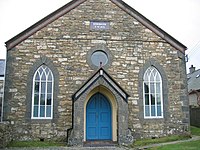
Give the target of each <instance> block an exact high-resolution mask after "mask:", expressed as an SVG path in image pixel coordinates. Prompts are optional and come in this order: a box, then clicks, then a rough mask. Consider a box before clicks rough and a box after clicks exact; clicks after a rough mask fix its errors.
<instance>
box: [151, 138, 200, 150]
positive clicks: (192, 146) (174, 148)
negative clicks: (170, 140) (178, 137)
mask: <svg viewBox="0 0 200 150" xmlns="http://www.w3.org/2000/svg"><path fill="white" fill-rule="evenodd" d="M199 149H200V140H198V141H191V142H185V143H179V144H171V145H165V146H159V147H153V148H149V149H148V150H199Z"/></svg>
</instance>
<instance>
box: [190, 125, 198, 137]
mask: <svg viewBox="0 0 200 150" xmlns="http://www.w3.org/2000/svg"><path fill="white" fill-rule="evenodd" d="M190 130H191V134H192V135H197V136H200V128H197V127H193V126H191V127H190Z"/></svg>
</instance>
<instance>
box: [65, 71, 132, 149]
mask: <svg viewBox="0 0 200 150" xmlns="http://www.w3.org/2000/svg"><path fill="white" fill-rule="evenodd" d="M96 93H101V94H103V95H104V96H105V97H106V99H107V100H109V103H110V107H111V114H112V115H111V120H112V123H111V125H112V131H111V132H112V135H111V137H112V138H111V141H114V142H118V144H122V143H129V142H128V140H127V135H128V102H127V100H128V94H127V93H126V92H125V91H124V90H123V89H122V88H121V87H120V86H119V84H117V82H116V81H114V80H113V79H112V78H111V76H110V75H109V74H108V73H107V72H106V71H105V70H104V69H102V68H100V69H99V70H98V71H97V72H96V73H95V74H94V75H93V76H91V78H89V79H88V81H87V82H86V83H85V84H83V86H82V87H81V88H80V89H79V90H78V91H77V92H75V94H74V95H73V116H72V117H73V127H72V131H71V133H70V135H69V139H68V142H69V144H70V145H83V143H84V141H87V132H86V130H87V125H86V120H87V119H86V115H87V104H88V102H89V100H90V99H91V98H92V96H93V95H95V94H96Z"/></svg>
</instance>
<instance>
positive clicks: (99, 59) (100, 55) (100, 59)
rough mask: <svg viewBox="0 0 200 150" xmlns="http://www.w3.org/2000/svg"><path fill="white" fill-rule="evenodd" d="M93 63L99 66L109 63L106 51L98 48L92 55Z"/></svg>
mask: <svg viewBox="0 0 200 150" xmlns="http://www.w3.org/2000/svg"><path fill="white" fill-rule="evenodd" d="M91 61H92V63H93V65H95V66H97V67H102V66H105V65H106V64H107V63H108V56H107V54H106V53H105V52H103V51H101V50H97V51H95V52H94V53H92V55H91Z"/></svg>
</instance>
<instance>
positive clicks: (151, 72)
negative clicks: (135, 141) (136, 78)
mask: <svg viewBox="0 0 200 150" xmlns="http://www.w3.org/2000/svg"><path fill="white" fill-rule="evenodd" d="M162 93H163V92H162V78H161V75H160V73H159V72H158V70H157V69H156V68H155V67H153V66H151V67H149V68H148V69H147V70H146V72H145V73H144V76H143V100H144V101H143V104H144V118H163V95H162Z"/></svg>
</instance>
